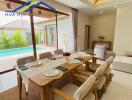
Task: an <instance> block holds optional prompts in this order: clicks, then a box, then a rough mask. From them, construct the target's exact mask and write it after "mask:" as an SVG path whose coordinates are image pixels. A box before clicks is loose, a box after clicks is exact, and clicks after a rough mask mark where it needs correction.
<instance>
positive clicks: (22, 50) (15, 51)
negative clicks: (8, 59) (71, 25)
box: [0, 47, 43, 57]
mask: <svg viewBox="0 0 132 100" xmlns="http://www.w3.org/2000/svg"><path fill="white" fill-rule="evenodd" d="M36 49H37V51H38V50H42V49H43V48H39V47H37V48H36ZM30 52H33V47H23V48H13V49H7V50H0V57H5V56H13V55H19V54H24V53H30Z"/></svg>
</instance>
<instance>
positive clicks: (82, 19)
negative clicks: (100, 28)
mask: <svg viewBox="0 0 132 100" xmlns="http://www.w3.org/2000/svg"><path fill="white" fill-rule="evenodd" d="M85 25H90V21H89V16H88V15H86V14H84V13H82V12H80V11H79V12H78V39H77V46H78V49H81V50H84V41H85V40H84V39H85Z"/></svg>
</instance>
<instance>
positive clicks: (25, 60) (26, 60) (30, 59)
mask: <svg viewBox="0 0 132 100" xmlns="http://www.w3.org/2000/svg"><path fill="white" fill-rule="evenodd" d="M34 61H36V58H35V57H34V56H28V57H23V58H19V59H17V66H21V65H25V64H27V63H31V62H34ZM17 77H18V83H19V80H22V81H23V83H24V86H25V91H26V94H27V93H28V83H27V81H26V80H25V78H24V77H23V76H22V75H21V76H20V75H19V74H17ZM19 84H20V83H19Z"/></svg>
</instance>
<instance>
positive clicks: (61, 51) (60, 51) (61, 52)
mask: <svg viewBox="0 0 132 100" xmlns="http://www.w3.org/2000/svg"><path fill="white" fill-rule="evenodd" d="M54 54H55V55H61V54H63V50H62V49H59V50H55V51H54Z"/></svg>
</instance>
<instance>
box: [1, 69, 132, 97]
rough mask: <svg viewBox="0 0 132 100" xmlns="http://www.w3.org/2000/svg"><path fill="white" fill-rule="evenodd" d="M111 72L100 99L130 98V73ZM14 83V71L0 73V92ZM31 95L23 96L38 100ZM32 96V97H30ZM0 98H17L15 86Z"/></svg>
mask: <svg viewBox="0 0 132 100" xmlns="http://www.w3.org/2000/svg"><path fill="white" fill-rule="evenodd" d="M112 72H113V73H114V77H113V80H112V82H111V83H110V85H109V87H108V88H107V92H106V93H105V94H104V95H103V97H102V100H132V74H128V73H124V72H120V71H115V70H113V71H112ZM16 85H17V82H16V72H15V71H13V72H10V73H8V74H5V75H0V91H1V92H2V91H4V90H7V89H10V88H12V87H14V86H16ZM32 92H33V91H32ZM37 93H38V92H37ZM7 95H8V97H7ZM35 95H36V93H35ZM33 96H34V94H33V93H32V94H31V95H30V96H29V97H25V98H24V100H38V99H34V98H39V97H38V96H37V97H36V96H35V97H33ZM32 97H33V99H30V98H32ZM14 98H15V99H14ZM0 100H19V99H18V91H17V88H13V89H10V90H8V91H6V92H4V93H0Z"/></svg>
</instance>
